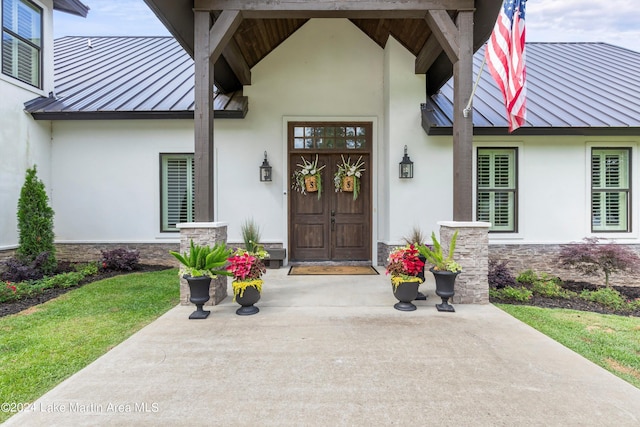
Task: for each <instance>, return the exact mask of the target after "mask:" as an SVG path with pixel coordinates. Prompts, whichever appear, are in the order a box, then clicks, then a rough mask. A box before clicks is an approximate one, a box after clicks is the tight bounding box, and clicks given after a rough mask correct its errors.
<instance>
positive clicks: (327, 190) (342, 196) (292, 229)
mask: <svg viewBox="0 0 640 427" xmlns="http://www.w3.org/2000/svg"><path fill="white" fill-rule="evenodd" d="M371 141H372V124H371V123H370V122H353V123H352V122H350V123H343V122H304V123H289V126H288V146H289V182H290V187H291V184H293V178H292V175H293V172H294V171H295V170H300V169H301V167H300V165H303V164H304V161H306V162H312V163H315V162H316V159H317V166H318V168H322V169H321V170H320V172H319V173H320V177H321V186H319V188H317V190H319V191H313V190H314V189H313V188H312V189H311V190H312V191H305V194H303V193H300V192H298V191H295V190H294V189H292V190H290V193H289V194H290V197H289V259H290V261H293V262H304V261H370V260H371V176H372V170H371V145H372V144H371ZM303 159H304V161H303ZM343 161H347V162H350V163H351V164H354V163H356V162H358V161H359V162H360V163H361V164H362V168H363V169H364V172H363V173H362V174H361V177H360V178H359V192H358V194H357V198H355V199H354V193H353V192H351V191H338V192H336V191H335V185H334V177H335V173H336V172H337V171H338V168H339V166H340V165H341V164H342V163H343Z"/></svg>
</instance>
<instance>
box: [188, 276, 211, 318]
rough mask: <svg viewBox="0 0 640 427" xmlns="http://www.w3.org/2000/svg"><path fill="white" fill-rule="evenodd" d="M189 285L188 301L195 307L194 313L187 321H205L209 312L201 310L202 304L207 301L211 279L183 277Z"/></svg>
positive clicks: (206, 277)
mask: <svg viewBox="0 0 640 427" xmlns="http://www.w3.org/2000/svg"><path fill="white" fill-rule="evenodd" d="M183 277H184V278H185V279H186V281H187V283H188V284H189V301H191V302H192V303H194V304H195V305H196V311H194V312H193V313H191V315H190V316H189V319H206V318H207V317H209V314H210V313H211V312H210V311H207V310H203V309H202V306H203V305H204V303H206V302H207V301H209V298H210V297H209V288H210V287H211V277H209V276H197V277H192V276H183Z"/></svg>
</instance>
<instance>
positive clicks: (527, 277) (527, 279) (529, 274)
mask: <svg viewBox="0 0 640 427" xmlns="http://www.w3.org/2000/svg"><path fill="white" fill-rule="evenodd" d="M536 280H538V275H537V274H536V272H535V271H533V270H525V271H523V272H522V273H520V274H518V277H516V282H518V283H520V284H523V285H524V284H528V285H533V282H535V281H536Z"/></svg>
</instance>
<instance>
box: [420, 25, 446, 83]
mask: <svg viewBox="0 0 640 427" xmlns="http://www.w3.org/2000/svg"><path fill="white" fill-rule="evenodd" d="M441 52H442V45H441V44H440V42H439V41H438V39H437V38H436V36H435V34H433V33H431V35H430V36H429V38H428V39H427V41H426V42H425V44H424V45H423V46H422V49H420V53H418V56H416V63H415V64H416V65H415V72H416V74H425V73H426V72H427V71H428V70H429V67H431V65H433V63H434V62H435V61H436V58H438V55H440V53H441Z"/></svg>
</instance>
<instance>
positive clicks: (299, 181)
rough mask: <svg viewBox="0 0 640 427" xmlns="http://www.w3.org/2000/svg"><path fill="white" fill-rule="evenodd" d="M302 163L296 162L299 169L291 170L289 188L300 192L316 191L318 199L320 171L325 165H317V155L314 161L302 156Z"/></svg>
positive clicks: (320, 179) (320, 189) (320, 186)
mask: <svg viewBox="0 0 640 427" xmlns="http://www.w3.org/2000/svg"><path fill="white" fill-rule="evenodd" d="M301 158H302V164H298V165H297V166H298V167H299V169H296V170H294V171H293V176H292V181H293V183H292V184H291V188H293V189H294V190H296V191H298V192H300V193H302V194H307V193H316V192H317V193H318V199H320V196H321V194H322V175H321V174H320V171H321V170H322V169H324V167H325V166H326V165H322V166H320V167H318V155H317V154H316V158H315V160H314V161H307V159H305V158H304V157H302V156H301Z"/></svg>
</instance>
